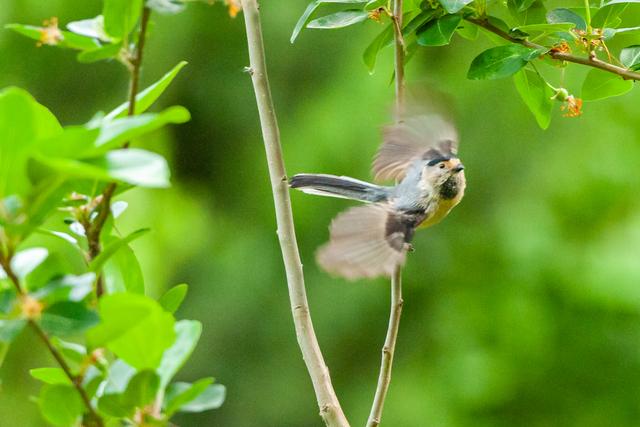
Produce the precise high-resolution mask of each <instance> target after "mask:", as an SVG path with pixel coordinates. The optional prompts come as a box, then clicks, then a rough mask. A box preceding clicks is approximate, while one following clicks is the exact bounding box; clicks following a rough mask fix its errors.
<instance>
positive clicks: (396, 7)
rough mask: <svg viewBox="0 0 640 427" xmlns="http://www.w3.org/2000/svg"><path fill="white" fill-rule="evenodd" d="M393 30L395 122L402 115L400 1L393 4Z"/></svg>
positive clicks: (402, 40)
mask: <svg viewBox="0 0 640 427" xmlns="http://www.w3.org/2000/svg"><path fill="white" fill-rule="evenodd" d="M391 19H393V28H394V30H395V31H394V38H395V59H394V65H395V75H396V120H400V118H401V117H402V115H403V114H404V55H405V52H404V49H405V46H404V38H403V37H402V0H395V1H394V3H393V16H392V18H391Z"/></svg>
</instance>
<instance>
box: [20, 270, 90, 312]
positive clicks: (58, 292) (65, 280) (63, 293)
mask: <svg viewBox="0 0 640 427" xmlns="http://www.w3.org/2000/svg"><path fill="white" fill-rule="evenodd" d="M95 279H96V275H95V274H94V273H86V274H83V275H80V276H75V275H66V276H64V277H62V278H60V279H55V280H53V281H51V282H49V283H47V284H46V285H44V286H43V287H42V288H39V289H38V290H36V291H35V292H33V293H31V296H32V297H33V298H35V299H37V300H38V301H41V302H43V303H45V304H47V305H50V304H53V303H56V302H58V301H73V302H78V301H82V300H83V299H85V297H86V296H87V295H89V294H90V293H91V291H93V283H94V281H95Z"/></svg>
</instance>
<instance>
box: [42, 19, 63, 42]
mask: <svg viewBox="0 0 640 427" xmlns="http://www.w3.org/2000/svg"><path fill="white" fill-rule="evenodd" d="M42 25H43V27H42V28H40V39H39V40H38V44H37V46H38V47H40V46H42V45H45V44H46V45H49V46H55V45H57V44H58V43H60V42H61V41H62V39H63V38H64V37H63V36H62V31H60V28H58V18H56V17H55V16H54V17H52V18H51V19H47V20H45V21H44V22H43V23H42Z"/></svg>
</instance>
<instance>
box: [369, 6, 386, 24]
mask: <svg viewBox="0 0 640 427" xmlns="http://www.w3.org/2000/svg"><path fill="white" fill-rule="evenodd" d="M386 13H387V10H386V9H385V8H384V7H379V8H377V9H373V10H370V11H369V19H371V20H373V21H376V22H381V21H382V16H383V14H386Z"/></svg>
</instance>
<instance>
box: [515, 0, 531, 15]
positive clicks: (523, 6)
mask: <svg viewBox="0 0 640 427" xmlns="http://www.w3.org/2000/svg"><path fill="white" fill-rule="evenodd" d="M534 2H535V0H513V6H514V8H515V10H516V12H518V13H522V12H524V11H525V10H527V9H529V8H530V7H531V5H532V4H533V3H534Z"/></svg>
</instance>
